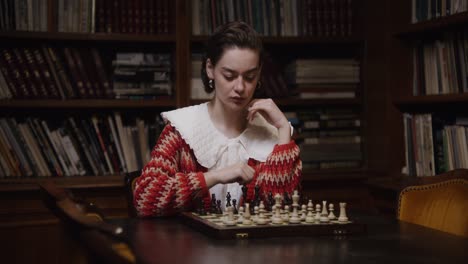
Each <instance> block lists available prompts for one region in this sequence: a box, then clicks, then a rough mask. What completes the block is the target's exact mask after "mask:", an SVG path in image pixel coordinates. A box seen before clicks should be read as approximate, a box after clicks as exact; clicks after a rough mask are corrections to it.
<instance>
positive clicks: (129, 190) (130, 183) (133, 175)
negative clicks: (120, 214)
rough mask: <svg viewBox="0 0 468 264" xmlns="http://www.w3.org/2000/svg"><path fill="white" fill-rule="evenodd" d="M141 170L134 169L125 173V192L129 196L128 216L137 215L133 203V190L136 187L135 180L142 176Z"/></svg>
mask: <svg viewBox="0 0 468 264" xmlns="http://www.w3.org/2000/svg"><path fill="white" fill-rule="evenodd" d="M140 175H141V171H133V172H129V173H126V174H125V179H124V181H125V192H126V196H127V208H128V216H129V217H136V216H137V211H136V208H135V205H134V203H133V190H134V189H135V181H136V179H137V178H138V177H140Z"/></svg>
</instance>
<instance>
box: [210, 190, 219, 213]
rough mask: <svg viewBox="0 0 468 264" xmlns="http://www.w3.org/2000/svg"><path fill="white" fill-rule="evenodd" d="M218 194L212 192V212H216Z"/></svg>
mask: <svg viewBox="0 0 468 264" xmlns="http://www.w3.org/2000/svg"><path fill="white" fill-rule="evenodd" d="M216 212H217V210H216V195H215V194H214V193H212V194H211V206H210V214H216Z"/></svg>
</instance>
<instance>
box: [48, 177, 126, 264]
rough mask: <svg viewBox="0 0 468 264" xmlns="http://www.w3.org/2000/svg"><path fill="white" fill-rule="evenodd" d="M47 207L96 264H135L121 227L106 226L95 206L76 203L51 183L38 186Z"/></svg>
mask: <svg viewBox="0 0 468 264" xmlns="http://www.w3.org/2000/svg"><path fill="white" fill-rule="evenodd" d="M39 187H40V191H41V194H42V198H43V201H44V203H45V205H46V206H47V207H48V208H49V209H50V210H51V211H52V212H53V213H54V214H55V215H56V216H57V217H58V218H59V219H60V220H61V221H62V222H63V223H64V224H65V226H66V230H67V231H68V232H69V233H70V234H71V235H72V236H73V237H74V238H77V239H78V240H79V242H80V243H82V244H83V246H84V247H85V248H86V249H87V251H88V253H89V255H90V256H91V257H92V259H91V260H94V261H96V263H125V264H129V263H135V257H134V255H133V253H132V250H131V249H130V248H129V247H128V245H127V244H126V243H125V241H124V237H123V229H122V227H120V226H117V225H114V224H111V223H107V222H105V218H104V217H103V215H102V214H101V212H100V211H99V209H98V208H97V207H96V206H95V205H94V204H92V203H88V202H86V201H84V200H82V199H77V198H75V197H74V196H73V194H72V193H71V192H69V191H68V190H66V189H63V188H60V187H58V186H57V185H55V184H54V183H53V182H51V181H45V182H43V183H40V184H39Z"/></svg>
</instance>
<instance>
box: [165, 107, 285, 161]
mask: <svg viewBox="0 0 468 264" xmlns="http://www.w3.org/2000/svg"><path fill="white" fill-rule="evenodd" d="M207 104H208V103H203V104H200V105H194V106H188V107H184V108H180V109H177V110H173V111H168V112H163V113H161V116H162V117H163V118H164V120H165V121H166V122H170V123H171V125H172V126H173V127H175V128H176V129H177V131H178V132H179V133H180V135H181V136H182V138H183V139H184V140H185V142H186V143H187V144H188V145H189V146H190V148H191V149H192V150H193V152H194V154H195V157H196V159H197V161H198V163H199V164H200V165H202V166H203V167H205V168H208V169H209V168H211V167H213V166H214V165H215V164H216V162H217V161H218V159H219V158H220V157H221V155H222V154H223V152H224V151H225V150H226V147H227V145H228V143H229V142H232V141H233V140H238V141H239V142H240V143H241V144H242V146H243V147H244V148H245V150H246V152H247V154H248V156H249V158H253V159H255V160H258V161H262V162H264V161H266V159H267V157H268V155H269V154H270V153H271V152H272V151H273V148H274V146H275V144H277V143H278V130H277V129H276V128H275V127H274V126H272V125H270V124H269V123H268V122H267V121H266V120H265V119H264V118H263V117H262V116H261V115H260V114H257V115H256V116H255V118H254V120H253V121H251V122H249V124H248V125H247V128H246V129H245V130H244V132H242V134H241V135H240V136H238V137H237V138H234V139H229V138H227V137H226V136H225V135H224V134H222V133H221V132H220V131H219V130H217V129H216V128H215V126H214V125H213V123H212V121H211V118H210V116H209V113H208V106H207Z"/></svg>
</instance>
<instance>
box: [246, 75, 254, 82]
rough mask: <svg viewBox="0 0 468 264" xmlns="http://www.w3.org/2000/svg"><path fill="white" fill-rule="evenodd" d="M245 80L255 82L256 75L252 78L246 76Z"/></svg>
mask: <svg viewBox="0 0 468 264" xmlns="http://www.w3.org/2000/svg"><path fill="white" fill-rule="evenodd" d="M245 79H246V80H247V81H249V82H252V81H253V80H255V75H252V76H245Z"/></svg>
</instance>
